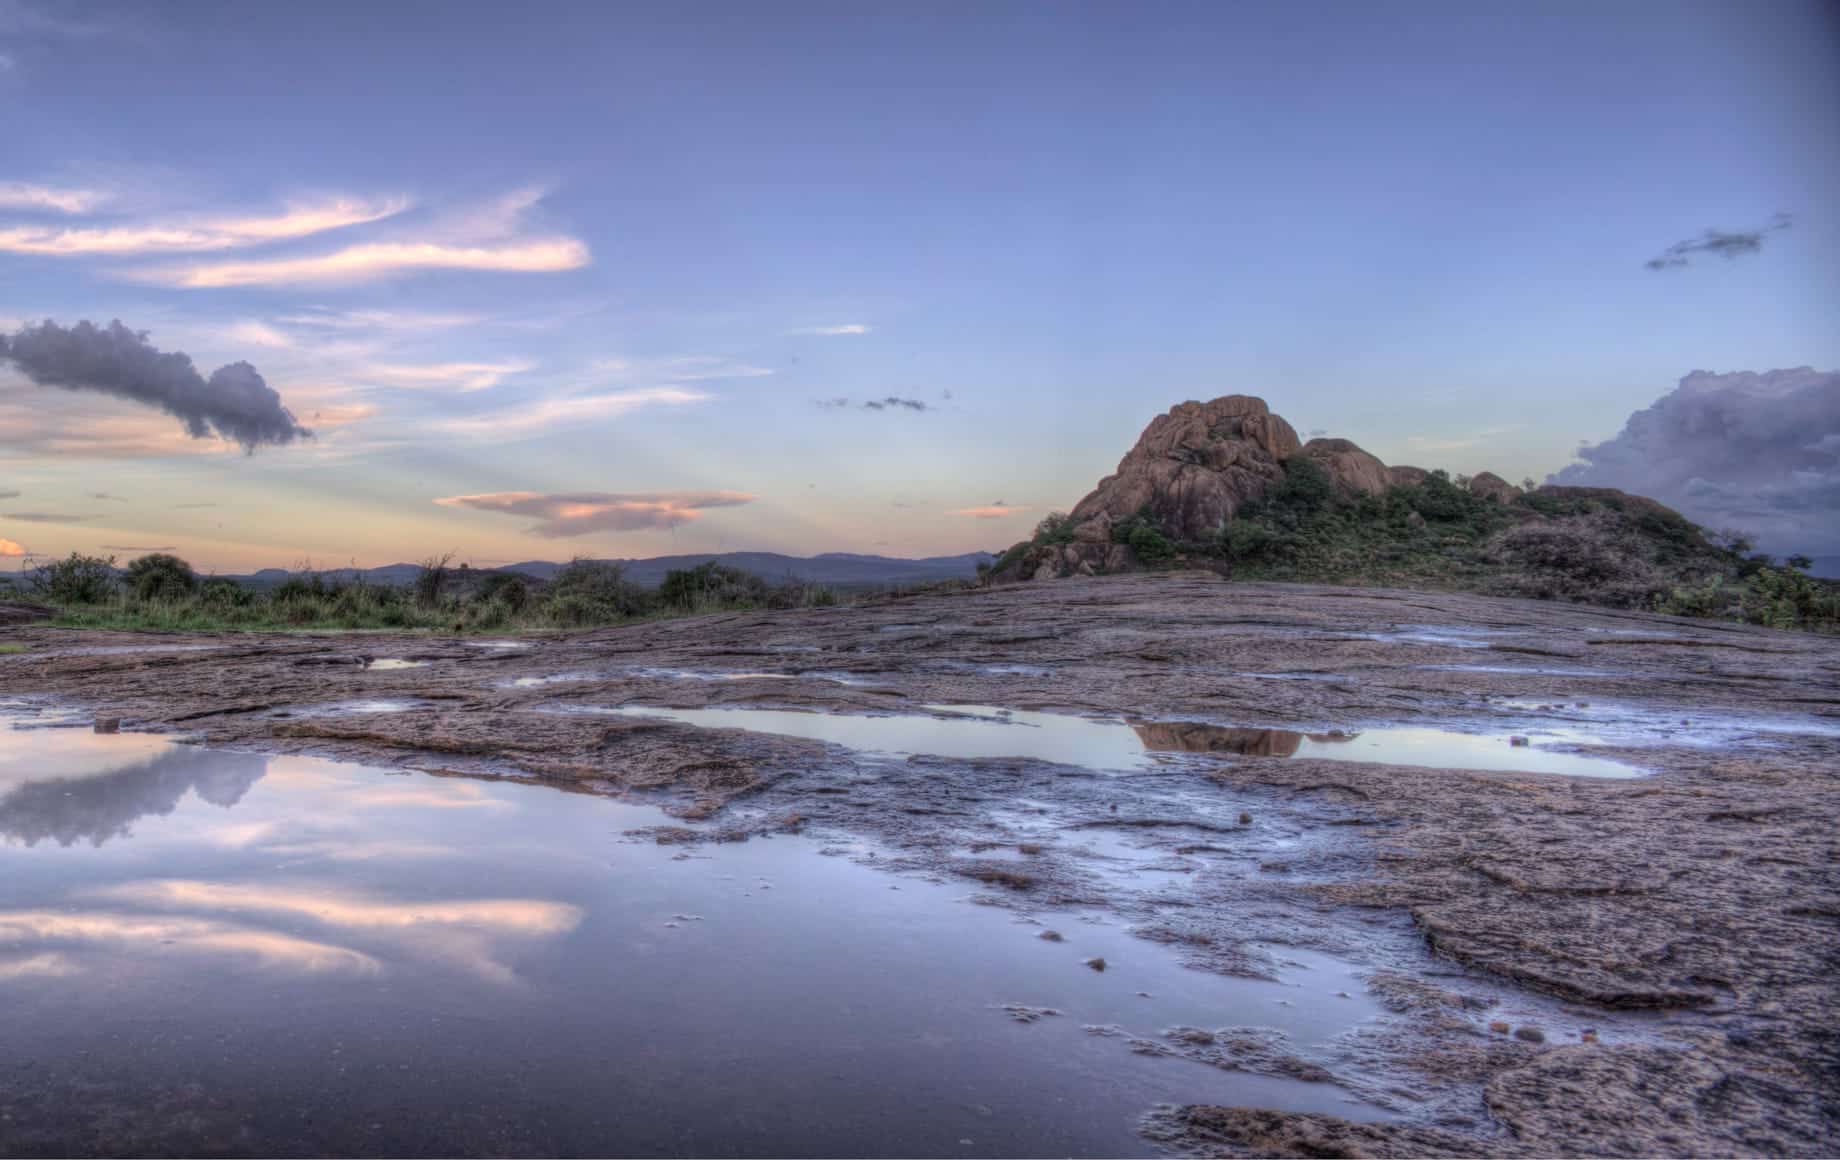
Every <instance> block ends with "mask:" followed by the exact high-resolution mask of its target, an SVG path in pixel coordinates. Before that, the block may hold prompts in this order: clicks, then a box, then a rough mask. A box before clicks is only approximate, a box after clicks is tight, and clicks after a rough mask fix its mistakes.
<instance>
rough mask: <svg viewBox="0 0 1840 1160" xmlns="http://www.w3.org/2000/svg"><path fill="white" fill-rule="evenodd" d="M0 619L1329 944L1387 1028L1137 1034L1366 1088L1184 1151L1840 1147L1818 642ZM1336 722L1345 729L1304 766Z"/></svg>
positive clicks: (192, 700)
mask: <svg viewBox="0 0 1840 1160" xmlns="http://www.w3.org/2000/svg"><path fill="white" fill-rule="evenodd" d="M0 639H3V640H4V641H5V642H7V643H13V644H21V645H26V646H29V647H28V648H27V650H26V651H24V652H21V653H9V654H5V655H0V696H5V697H8V698H46V699H55V700H59V701H62V702H65V703H76V704H80V705H83V706H85V707H88V708H90V709H92V710H93V712H94V713H95V714H96V716H97V717H98V719H99V720H100V719H103V718H118V719H119V722H120V724H119V727H120V728H122V729H150V730H159V731H178V732H184V733H186V734H188V735H191V736H193V737H195V738H196V739H198V740H200V741H204V742H207V743H211V744H216V745H227V746H245V747H258V748H262V749H265V750H270V751H285V752H313V753H321V754H325V755H328V756H334V757H340V758H345V759H350V760H358V761H364V762H369V763H373V764H385V765H388V764H398V765H405V766H413V767H415V768H419V769H424V770H428V771H430V772H436V773H446V774H453V775H459V776H470V777H503V778H520V779H534V780H542V781H546V782H550V783H553V784H555V785H556V786H557V787H559V788H562V789H567V790H571V791H575V792H590V793H600V794H610V795H662V796H663V798H664V799H665V800H666V801H667V802H668V803H669V806H670V808H671V810H672V812H674V813H676V814H677V815H678V816H679V817H680V818H681V819H682V821H683V823H684V824H683V826H681V827H667V828H666V829H665V830H663V831H660V832H659V833H658V834H656V835H654V836H655V837H656V839H657V840H659V841H665V842H686V843H695V842H702V841H709V840H715V839H745V838H747V837H748V836H750V835H752V834H757V833H761V832H767V831H772V830H777V829H789V828H790V829H800V830H804V831H807V832H813V833H817V834H819V835H820V836H822V837H824V838H826V839H827V840H834V841H835V843H836V850H837V852H838V853H840V854H845V855H850V856H859V857H861V856H866V855H863V854H862V853H861V847H859V846H855V845H852V843H855V842H873V843H875V844H876V845H878V846H879V847H880V848H882V849H884V850H892V851H894V854H893V855H892V856H889V855H884V856H883V858H882V859H881V861H880V862H879V863H878V864H884V865H887V867H888V868H889V869H890V870H891V871H893V872H895V873H897V874H898V873H919V874H927V875H939V876H952V877H956V878H962V879H965V880H968V881H971V882H975V883H978V884H981V885H980V886H979V888H980V889H985V890H987V891H988V892H989V897H988V899H987V900H988V901H989V902H991V903H992V904H995V905H1003V906H1009V907H1013V908H1016V909H1017V910H1018V911H1019V912H1020V913H1022V914H1028V915H1035V916H1039V917H1040V918H1041V919H1042V920H1043V921H1044V923H1045V924H1047V925H1050V926H1051V925H1054V924H1055V923H1057V922H1059V921H1061V920H1060V919H1057V918H1056V917H1055V914H1056V912H1057V911H1058V910H1064V909H1068V908H1074V907H1098V908H1105V909H1108V910H1110V911H1114V912H1116V913H1117V914H1118V915H1120V916H1121V917H1122V918H1123V919H1124V920H1125V921H1128V922H1130V923H1131V924H1132V925H1133V928H1134V930H1135V932H1136V933H1137V934H1139V935H1140V936H1141V937H1143V938H1145V939H1149V940H1152V941H1155V942H1159V943H1165V944H1169V945H1170V946H1172V947H1174V948H1175V949H1176V950H1177V951H1178V952H1179V953H1181V954H1182V955H1183V956H1184V957H1185V958H1186V959H1187V960H1188V961H1190V962H1191V963H1192V965H1194V966H1196V967H1198V968H1201V969H1210V970H1217V971H1225V972H1230V973H1237V974H1248V975H1270V974H1273V973H1274V972H1276V971H1277V969H1278V968H1279V966H1280V964H1281V963H1282V960H1283V957H1284V955H1285V954H1286V953H1287V951H1289V950H1294V951H1295V952H1296V953H1300V954H1304V953H1316V952H1320V953H1326V954H1331V955H1335V956H1338V957H1339V958H1340V959H1343V960H1346V961H1348V962H1351V963H1353V964H1355V965H1357V966H1358V967H1359V968H1360V969H1361V972H1362V976H1361V977H1362V981H1363V984H1364V985H1365V986H1366V988H1367V989H1368V991H1369V992H1370V993H1371V994H1372V995H1374V996H1376V997H1378V998H1379V999H1380V1001H1381V1002H1382V1003H1384V1004H1385V1006H1386V1007H1387V1009H1388V1010H1389V1011H1391V1012H1392V1013H1393V1015H1392V1017H1391V1018H1389V1019H1388V1020H1386V1021H1385V1022H1384V1023H1383V1024H1382V1025H1380V1026H1377V1027H1370V1028H1366V1029H1364V1030H1362V1031H1361V1032H1360V1033H1358V1034H1350V1035H1347V1036H1343V1037H1342V1038H1341V1039H1339V1040H1338V1041H1336V1043H1335V1044H1334V1045H1333V1046H1332V1047H1329V1048H1325V1049H1320V1050H1312V1051H1308V1052H1305V1051H1292V1050H1291V1049H1290V1048H1288V1047H1286V1046H1284V1045H1282V1044H1275V1043H1272V1042H1270V1041H1269V1039H1268V1038H1261V1037H1260V1036H1259V1034H1258V1033H1257V1032H1256V1030H1249V1029H1223V1030H1220V1031H1211V1030H1197V1029H1193V1028H1182V1029H1175V1030H1172V1032H1171V1033H1170V1035H1169V1036H1167V1037H1166V1038H1165V1039H1164V1040H1158V1041H1154V1042H1152V1041H1140V1042H1137V1043H1133V1044H1131V1045H1130V1049H1131V1050H1136V1051H1142V1052H1149V1053H1158V1054H1173V1055H1186V1056H1189V1057H1191V1058H1194V1059H1197V1060H1199V1061H1200V1062H1203V1063H1209V1064H1213V1065H1214V1066H1236V1067H1244V1068H1246V1069H1248V1070H1267V1071H1270V1072H1271V1073H1272V1074H1282V1075H1290V1076H1307V1077H1308V1078H1310V1079H1311V1080H1313V1081H1315V1080H1318V1079H1320V1080H1321V1081H1322V1082H1334V1083H1339V1084H1341V1085H1343V1086H1344V1087H1346V1088H1347V1089H1348V1091H1349V1093H1350V1095H1351V1098H1355V1099H1358V1100H1361V1101H1364V1102H1366V1103H1368V1104H1370V1105H1373V1106H1374V1107H1376V1108H1379V1109H1382V1110H1384V1111H1385V1112H1387V1113H1390V1114H1391V1116H1392V1118H1390V1119H1385V1120H1382V1121H1381V1122H1369V1123H1356V1122H1354V1121H1353V1120H1349V1121H1343V1120H1338V1119H1335V1118H1333V1117H1324V1116H1319V1115H1301V1114H1286V1113H1282V1112H1276V1111H1268V1110H1261V1109H1243V1108H1241V1109H1234V1108H1197V1107H1188V1108H1169V1109H1161V1110H1159V1111H1157V1112H1156V1113H1155V1114H1153V1115H1151V1116H1149V1117H1148V1118H1147V1120H1146V1132H1147V1134H1148V1135H1150V1137H1151V1138H1152V1139H1154V1140H1157V1141H1159V1142H1161V1143H1163V1144H1165V1145H1167V1146H1169V1147H1172V1148H1176V1149H1179V1150H1185V1151H1189V1152H1194V1153H1197V1154H1216V1155H1238V1154H1282V1155H1315V1156H1320V1155H1408V1154H1410V1155H1426V1154H1434V1153H1454V1154H1464V1153H1494V1154H1503V1155H1510V1154H1512V1155H1522V1154H1527V1155H1552V1154H1618V1155H1633V1154H1655V1153H1665V1154H1682V1155H1689V1154H1721V1155H1732V1154H1744V1155H1754V1154H1799V1155H1819V1154H1831V1153H1832V1152H1833V1151H1835V1150H1836V1148H1840V1109H1837V1108H1836V1101H1835V1093H1836V1092H1840V1034H1837V1033H1836V1030H1835V1018H1836V1011H1840V1004H1837V1002H1836V1000H1840V983H1837V982H1836V978H1837V972H1836V968H1840V824H1837V821H1840V817H1837V815H1840V809H1837V805H1840V798H1837V797H1836V788H1837V783H1840V640H1835V639H1831V638H1823V637H1817V636H1809V635H1802V634H1794V633H1784V632H1775V631H1771V630H1766V629H1759V628H1752V627H1747V626H1739V625H1730V624H1723V623H1714V622H1704V621H1689V620H1680V619H1675V618H1668V617H1661V616H1655V615H1649V614H1643V613H1630V612H1619V611H1610V610H1603V609H1594V608H1585V607H1572V606H1561V605H1553V604H1543V603H1534V602H1523V601H1510V600H1498V599H1488V598H1482V597H1475V596H1467V595H1460V594H1449V593H1422V592H1403V591H1387V590H1378V589H1347V588H1326V587H1309V586H1280V585H1258V584H1231V583H1227V582H1225V581H1222V580H1220V579H1218V578H1216V577H1213V576H1211V575H1203V574H1192V573H1165V574H1146V575H1135V576H1117V577H1104V578H1098V579H1091V580H1068V581H1062V582H1057V583H1054V584H1046V585H1028V586H1016V587H1001V588H996V589H990V590H983V591H975V592H962V593H943V594H933V595H921V596H915V597H908V598H902V599H891V600H887V601H883V602H876V603H869V604H862V605H856V606H850V607H842V608H832V609H814V610H807V611H796V612H777V613H765V612H763V613H736V614H723V615H715V616H706V617H698V618H689V619H680V620H663V621H652V622H644V623H638V624H633V625H628V626H624V627H620V628H613V629H605V630H598V631H593V632H585V633H577V634H571V635H566V636H547V637H527V638H522V639H520V640H518V641H515V642H510V641H506V642H494V641H480V640H459V639H449V638H436V637H427V636H406V635H405V636H391V635H379V634H368V633H367V634H268V635H254V634H223V635H197V634H171V635H168V634H146V633H139V634H130V633H109V632H93V631H73V630H58V629H47V628H17V627H14V628H6V629H4V630H0ZM505 645H515V646H516V647H504V646H505ZM383 662H419V663H412V664H399V663H383ZM634 708H653V709H670V710H679V711H693V710H704V709H712V708H714V709H724V708H726V709H766V710H792V711H800V712H803V713H806V714H833V715H849V716H852V717H857V718H865V717H866V718H874V717H878V716H887V715H896V714H899V715H909V716H920V717H931V718H934V719H936V720H937V721H938V722H939V723H940V725H941V727H942V728H949V727H952V726H953V725H954V723H961V724H962V723H967V722H969V723H976V722H983V723H985V724H989V723H990V722H991V721H992V720H993V719H994V718H993V716H992V713H993V711H994V710H996V709H1009V710H1012V711H1015V713H1017V714H1023V715H1026V714H1030V713H1036V712H1047V713H1054V714H1067V715H1073V716H1075V717H1088V718H1094V719H1095V721H1090V722H1079V723H1077V724H1079V725H1081V726H1083V727H1087V728H1097V722H1120V723H1126V724H1131V725H1135V726H1138V727H1139V728H1138V731H1137V733H1136V734H1135V736H1137V737H1139V738H1141V739H1142V741H1143V743H1144V744H1145V745H1147V746H1149V747H1150V750H1151V752H1149V753H1147V754H1144V755H1143V758H1144V759H1143V761H1142V762H1141V763H1140V764H1138V765H1136V766H1135V767H1134V768H1132V769H1130V770H1128V771H1125V772H1108V771H1106V770H1104V769H1101V768H1092V767H1091V766H1095V765H1103V764H1104V763H1103V762H1101V761H1098V760H1097V759H1095V760H1094V761H1092V762H1082V761H1079V760H1069V759H1068V757H1067V756H1066V754H1064V753H1063V754H1056V755H1052V756H1048V757H1044V756H1040V755H1036V756H1031V755H1030V754H1028V753H1021V754H1018V755H1016V756H976V757H965V756H956V757H954V756H950V755H941V754H928V753H924V752H904V753H895V754H888V753H876V752H871V751H865V749H864V748H849V747H846V746H844V745H839V744H835V743H834V740H835V738H832V739H829V740H827V739H825V738H824V737H822V736H819V737H811V736H804V737H801V736H795V735H791V734H788V733H774V732H760V731H748V730H741V729H731V728H712V727H707V726H708V725H709V724H711V720H709V719H702V718H699V719H698V720H699V722H700V723H699V724H692V723H688V722H686V721H682V720H678V721H672V720H668V719H664V718H661V717H658V716H645V715H633V714H630V713H628V712H621V710H632V709H634ZM891 719H892V718H891ZM727 720H730V719H729V718H723V719H722V721H724V722H726V721H727ZM733 720H735V721H736V723H740V722H741V719H740V718H734V719H733ZM1015 720H1016V721H1017V722H1018V723H1017V724H1012V725H1009V726H1007V727H1008V728H1012V729H1020V730H1027V729H1029V728H1045V727H1044V726H1038V725H1031V724H1026V723H1021V722H1034V721H1036V720H1037V719H1036V718H1033V717H1023V716H1019V717H1017V718H1016V719H1015ZM991 727H993V728H994V727H995V726H991ZM1117 728H1118V729H1120V730H1122V728H1123V725H1122V724H1120V725H1118V726H1117ZM1381 729H1386V730H1401V729H1405V730H1446V731H1456V732H1460V733H1466V734H1472V735H1481V736H1486V737H1490V738H1498V739H1500V745H1501V747H1502V748H1503V749H1504V750H1505V749H1508V748H1511V747H1512V746H1513V743H1512V742H1510V741H1508V740H1507V738H1508V737H1509V736H1510V735H1512V736H1526V737H1529V738H1531V740H1532V742H1533V744H1534V745H1535V746H1537V747H1539V748H1540V749H1541V750H1542V751H1553V752H1568V751H1573V750H1578V751H1588V752H1589V753H1590V754H1592V755H1595V756H1599V757H1608V758H1614V759H1616V760H1618V761H1621V762H1623V763H1626V764H1627V765H1628V766H1629V767H1631V769H1632V771H1639V772H1640V773H1642V774H1643V775H1644V776H1637V777H1631V778H1625V779H1610V778H1586V777H1567V776H1558V775H1552V774H1539V773H1523V772H1515V771H1513V770H1512V763H1509V764H1508V765H1507V766H1505V767H1500V768H1495V769H1493V770H1492V771H1491V770H1473V769H1468V768H1461V767H1458V768H1450V767H1444V768H1440V767H1438V765H1448V764H1451V763H1447V762H1445V761H1444V760H1443V759H1441V758H1438V757H1436V756H1435V754H1436V753H1437V752H1438V751H1437V750H1436V749H1435V747H1433V748H1427V749H1425V750H1424V752H1425V753H1426V754H1427V756H1426V757H1425V760H1427V761H1433V762H1436V763H1437V764H1432V765H1405V764H1377V763H1372V762H1369V761H1363V760H1353V759H1347V758H1353V757H1355V756H1357V755H1358V753H1359V749H1358V747H1356V746H1354V745H1353V744H1352V742H1354V741H1356V740H1358V739H1359V737H1360V735H1361V734H1363V733H1368V734H1369V735H1370V736H1371V735H1373V733H1372V731H1375V730H1381ZM1018 736H1021V734H1018ZM1107 736H1109V734H1108V735H1107ZM1343 741H1348V742H1350V744H1349V745H1348V747H1347V753H1346V755H1345V757H1344V758H1342V759H1337V758H1334V757H1326V756H1324V754H1325V753H1330V752H1333V751H1334V750H1335V748H1336V744H1337V743H1339V742H1343ZM868 748H870V749H873V748H874V747H872V746H871V747H868ZM1022 748H1027V747H1026V746H1025V747H1022ZM1074 749H1075V751H1076V752H1077V749H1078V745H1077V744H1076V745H1075V746H1074ZM1407 759H1408V760H1409V759H1410V758H1409V757H1408V758H1407ZM1388 760H1389V761H1398V760H1401V758H1399V757H1396V756H1395V757H1389V758H1388ZM1454 764H1456V765H1458V766H1461V760H1460V759H1459V760H1457V761H1456V762H1455V763H1454ZM5 811H6V805H5V803H4V802H3V801H0V815H3V814H4V813H5ZM0 820H4V819H3V818H0ZM9 832H10V831H9ZM1099 1030H1103V1029H1099ZM1095 1033H1097V1032H1095Z"/></svg>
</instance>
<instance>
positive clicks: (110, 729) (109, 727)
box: [96, 717, 121, 733]
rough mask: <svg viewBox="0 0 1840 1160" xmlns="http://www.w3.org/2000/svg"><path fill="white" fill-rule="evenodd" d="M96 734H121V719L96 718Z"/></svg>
mask: <svg viewBox="0 0 1840 1160" xmlns="http://www.w3.org/2000/svg"><path fill="white" fill-rule="evenodd" d="M96 732H98V733H120V732H121V718H120V717H98V718H96Z"/></svg>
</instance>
